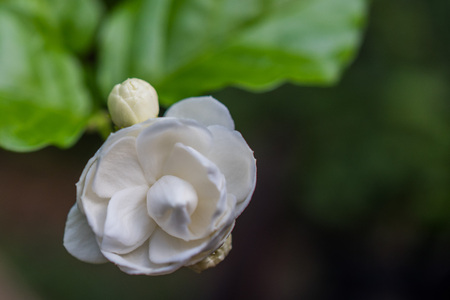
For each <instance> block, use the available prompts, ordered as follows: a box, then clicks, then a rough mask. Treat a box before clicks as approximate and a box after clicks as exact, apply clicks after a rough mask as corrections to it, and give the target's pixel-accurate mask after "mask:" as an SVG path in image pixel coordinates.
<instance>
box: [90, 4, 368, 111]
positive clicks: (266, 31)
mask: <svg viewBox="0 0 450 300" xmlns="http://www.w3.org/2000/svg"><path fill="white" fill-rule="evenodd" d="M365 15H366V1H365V0H247V1H241V0H222V1H219V0H218V1H210V0H191V1H183V0H172V1H167V0H135V1H129V2H127V3H125V4H124V5H122V6H120V7H118V8H117V9H116V10H115V12H114V13H113V14H112V15H111V16H110V18H109V19H108V21H107V22H106V23H105V24H104V27H103V30H102V31H101V49H100V51H101V52H100V55H101V56H100V59H101V60H100V67H99V73H98V80H99V84H100V87H101V89H102V91H103V93H104V95H105V96H106V95H107V93H108V92H109V90H110V89H111V87H112V86H113V85H114V84H116V83H118V82H121V81H123V80H124V79H126V78H127V77H140V78H143V79H146V80H148V81H149V82H151V83H152V84H153V85H154V86H155V87H156V89H157V90H158V93H159V95H160V98H161V100H162V101H163V103H165V104H169V103H171V102H173V101H176V100H179V99H180V98H182V97H187V96H195V95H198V94H201V93H204V92H207V91H210V90H213V89H218V88H221V87H224V86H226V85H230V84H231V85H238V86H242V87H245V88H249V89H252V90H262V89H267V88H270V87H273V86H274V85H276V84H279V83H280V82H282V81H285V80H290V81H294V82H298V83H307V84H329V83H333V82H335V81H336V80H337V79H338V78H339V75H340V73H341V71H342V69H343V67H344V66H346V65H347V64H348V63H349V61H350V60H351V58H352V57H353V55H354V53H355V50H356V48H357V46H358V45H359V42H360V32H361V27H362V24H363V23H364V18H365Z"/></svg>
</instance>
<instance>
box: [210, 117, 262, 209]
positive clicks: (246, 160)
mask: <svg viewBox="0 0 450 300" xmlns="http://www.w3.org/2000/svg"><path fill="white" fill-rule="evenodd" d="M208 129H209V130H210V131H211V132H212V134H213V146H212V147H211V149H210V152H209V153H208V154H207V156H208V158H209V159H210V160H211V161H213V162H214V163H215V164H216V165H217V166H218V167H219V169H220V170H221V171H222V173H223V174H224V175H225V179H226V184H227V191H228V193H232V194H233V195H235V196H236V200H237V204H236V216H235V217H237V216H239V215H240V214H241V212H242V211H243V210H244V209H245V207H246V206H247V205H248V202H249V201H250V198H251V196H252V194H253V191H254V189H255V185H256V160H255V158H254V156H253V151H252V150H251V149H250V148H249V147H248V145H247V143H246V142H245V140H244V138H243V137H242V135H241V134H240V133H239V132H237V131H232V130H228V129H226V128H224V127H222V126H210V127H208Z"/></svg>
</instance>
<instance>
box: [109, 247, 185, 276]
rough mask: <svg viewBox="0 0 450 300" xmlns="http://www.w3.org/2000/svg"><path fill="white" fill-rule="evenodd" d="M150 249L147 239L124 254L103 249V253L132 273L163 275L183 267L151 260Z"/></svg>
mask: <svg viewBox="0 0 450 300" xmlns="http://www.w3.org/2000/svg"><path fill="white" fill-rule="evenodd" d="M148 249H149V242H148V241H146V242H145V243H144V244H142V246H140V247H139V248H137V249H135V250H133V251H131V252H130V253H127V254H124V255H120V254H116V253H112V252H108V251H103V254H104V255H105V257H106V258H107V259H108V260H110V261H112V262H113V263H115V264H116V265H118V266H119V268H120V269H121V270H122V271H123V272H125V273H128V274H131V275H137V274H144V275H163V274H169V273H172V272H174V271H176V270H177V269H179V268H180V267H182V265H181V264H155V263H153V262H151V261H150V259H149V255H148V252H149V250H148Z"/></svg>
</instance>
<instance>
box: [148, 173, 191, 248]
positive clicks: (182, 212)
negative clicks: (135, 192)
mask: <svg viewBox="0 0 450 300" xmlns="http://www.w3.org/2000/svg"><path fill="white" fill-rule="evenodd" d="M197 202H198V198H197V193H196V192H195V189H194V187H193V186H192V185H191V184H190V183H189V182H187V181H185V180H183V179H180V178H178V177H175V176H171V175H166V176H163V177H161V178H160V179H159V180H158V181H157V182H156V183H155V184H154V185H153V186H152V187H151V188H150V189H149V190H148V194H147V210H148V214H149V215H150V217H152V218H153V220H155V222H156V223H157V224H158V225H159V227H161V228H162V229H163V230H164V231H166V232H167V233H169V234H171V235H173V236H175V237H178V238H181V239H186V240H189V239H191V238H192V233H191V232H190V230H189V227H188V226H189V224H190V223H191V215H192V213H193V212H194V210H195V209H196V207H197Z"/></svg>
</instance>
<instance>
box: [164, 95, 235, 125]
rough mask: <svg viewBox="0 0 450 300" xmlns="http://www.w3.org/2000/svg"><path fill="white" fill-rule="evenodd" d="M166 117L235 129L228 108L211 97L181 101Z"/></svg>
mask: <svg viewBox="0 0 450 300" xmlns="http://www.w3.org/2000/svg"><path fill="white" fill-rule="evenodd" d="M165 116H166V117H175V118H180V119H192V120H196V121H197V122H199V123H200V124H202V125H204V126H210V125H222V126H225V127H227V128H229V129H234V121H233V119H232V118H231V115H230V112H229V111H228V108H227V107H226V106H225V105H223V104H222V103H220V102H219V101H217V100H216V99H214V98H213V97H211V96H205V97H193V98H187V99H184V100H181V101H179V102H177V103H175V104H174V105H172V106H171V107H170V108H169V109H168V110H167V111H166V113H165Z"/></svg>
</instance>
